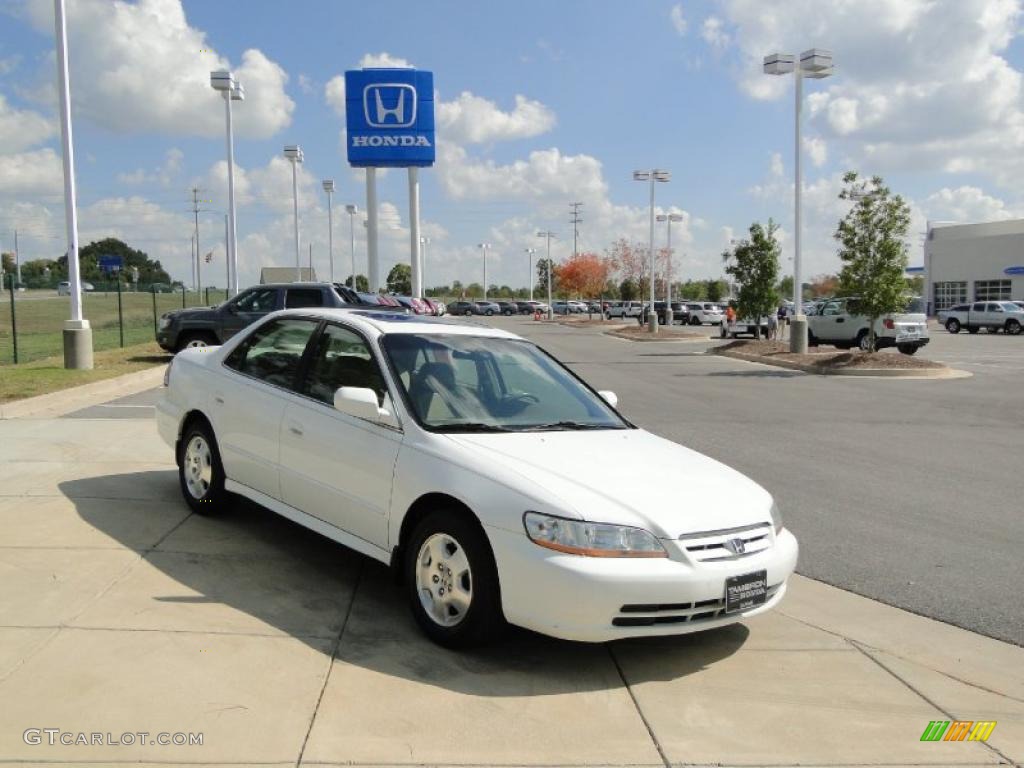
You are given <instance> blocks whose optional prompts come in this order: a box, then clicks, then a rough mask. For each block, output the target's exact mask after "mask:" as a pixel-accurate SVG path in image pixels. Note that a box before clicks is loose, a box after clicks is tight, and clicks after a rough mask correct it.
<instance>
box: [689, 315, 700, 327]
mask: <svg viewBox="0 0 1024 768" xmlns="http://www.w3.org/2000/svg"><path fill="white" fill-rule="evenodd" d="M690 325H700V318H699V317H691V318H690Z"/></svg>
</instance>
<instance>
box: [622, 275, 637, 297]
mask: <svg viewBox="0 0 1024 768" xmlns="http://www.w3.org/2000/svg"><path fill="white" fill-rule="evenodd" d="M639 293H640V291H639V288H638V287H637V284H636V281H635V280H632V279H630V278H628V277H627V278H626V279H625V280H623V281H622V282H621V283H619V297H620V298H621V299H622V300H623V301H633V299H635V298H636V297H637V294H639Z"/></svg>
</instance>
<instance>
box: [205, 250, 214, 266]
mask: <svg viewBox="0 0 1024 768" xmlns="http://www.w3.org/2000/svg"><path fill="white" fill-rule="evenodd" d="M211 261H213V251H210V252H209V253H208V254H206V263H207V264H209V263H210V262H211Z"/></svg>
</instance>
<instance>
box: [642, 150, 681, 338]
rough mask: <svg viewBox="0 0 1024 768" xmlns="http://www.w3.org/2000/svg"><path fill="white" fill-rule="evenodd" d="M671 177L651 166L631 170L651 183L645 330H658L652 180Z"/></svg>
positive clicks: (665, 179) (654, 331) (666, 179)
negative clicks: (648, 275) (649, 285)
mask: <svg viewBox="0 0 1024 768" xmlns="http://www.w3.org/2000/svg"><path fill="white" fill-rule="evenodd" d="M670 178H672V177H671V175H670V174H669V172H668V171H662V170H659V169H657V168H652V169H651V170H649V171H633V181H647V182H650V185H651V236H650V241H649V245H648V247H649V248H650V251H651V265H650V269H651V294H650V296H651V311H650V312H648V313H647V330H649V331H650V332H651V333H657V332H658V315H657V314H656V313H655V311H654V182H656V181H660V182H666V181H668V180H669V179H670Z"/></svg>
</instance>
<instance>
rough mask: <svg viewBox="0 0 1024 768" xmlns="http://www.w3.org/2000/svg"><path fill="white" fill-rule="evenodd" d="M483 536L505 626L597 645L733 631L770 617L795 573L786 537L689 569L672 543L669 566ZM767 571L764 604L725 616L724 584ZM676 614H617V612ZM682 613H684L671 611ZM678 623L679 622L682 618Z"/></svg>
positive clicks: (514, 536) (793, 550)
mask: <svg viewBox="0 0 1024 768" xmlns="http://www.w3.org/2000/svg"><path fill="white" fill-rule="evenodd" d="M487 533H488V536H489V539H490V541H491V546H492V548H493V549H494V556H495V561H496V563H497V566H498V576H499V579H500V584H501V602H502V609H503V610H504V612H505V618H506V619H507V620H508V621H509V622H511V623H512V624H516V625H518V626H521V627H526V628H527V629H532V630H534V631H537V632H541V633H543V634H546V635H551V636H553V637H560V638H563V639H566V640H578V641H583V642H604V641H607V640H615V639H618V638H623V637H642V636H652V635H677V634H686V633H690V632H700V631H703V630H705V629H714V628H715V627H720V626H724V625H727V624H733V623H735V622H737V621H740V620H741V619H745V618H748V617H750V616H755V615H757V614H759V613H763V612H764V611H767V610H770V609H771V608H773V607H774V606H775V605H777V604H778V603H779V601H780V600H781V599H782V596H783V595H784V594H785V591H786V580H787V579H788V578H789V576H790V575H791V574H792V573H793V570H794V569H795V568H796V560H797V553H798V545H797V541H796V538H794V536H793V535H792V534H791V533H790V532H789V531H787V530H785V529H783V531H782V532H781V533H780V534H779V535H778V536H776V537H775V540H774V543H773V545H772V546H771V547H769V548H768V549H765V550H763V551H761V552H758V553H756V554H753V555H750V556H747V557H743V558H739V559H736V560H729V561H722V562H715V563H691V562H689V561H688V560H687V558H686V556H685V555H684V554H683V553H682V550H681V549H680V550H677V551H673V550H674V549H675V547H676V544H675V542H666V545H667V546H668V547H669V549H670V557H669V558H597V557H581V556H576V555H566V554H561V553H558V552H554V551H552V550H549V549H545V548H544V547H540V546H538V545H536V544H534V543H533V542H532V541H530V540H529V539H528V538H527V537H526V535H525V534H518V533H513V532H509V531H505V530H502V529H497V528H490V527H489V528H488V529H487ZM760 570H765V571H767V582H768V587H769V593H768V600H767V601H766V602H765V603H764V604H762V605H759V606H757V607H755V608H752V609H750V610H747V611H739V612H736V613H729V614H726V613H725V612H724V597H725V580H726V579H727V578H728V577H730V576H738V575H741V574H745V573H751V572H754V571H760ZM626 605H629V606H677V607H675V608H672V609H664V610H648V611H639V612H637V611H632V612H623V611H622V610H621V609H622V607H623V606H626ZM682 605H688V606H689V607H688V608H681V607H678V606H682ZM652 616H653V617H654V618H655V623H652V624H650V625H646V626H616V625H615V624H613V623H612V622H613V621H614V620H615V619H616V618H619V619H620V620H621V619H622V618H630V619H647V618H650V617H652ZM684 617H685V618H684Z"/></svg>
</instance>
